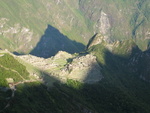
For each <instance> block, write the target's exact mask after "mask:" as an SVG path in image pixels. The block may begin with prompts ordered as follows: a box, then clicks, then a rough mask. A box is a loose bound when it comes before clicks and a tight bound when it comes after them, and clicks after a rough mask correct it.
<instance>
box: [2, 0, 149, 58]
mask: <svg viewBox="0 0 150 113" xmlns="http://www.w3.org/2000/svg"><path fill="white" fill-rule="evenodd" d="M149 4H150V2H149V0H133V1H124V0H109V1H105V0H100V1H99V0H95V1H92V0H79V1H75V0H72V1H71V2H70V1H68V0H61V1H59V0H58V1H57V0H56V1H53V0H42V1H38V0H23V1H20V0H11V1H10V0H5V1H0V10H1V12H0V27H1V29H0V41H1V43H0V47H1V48H3V49H5V48H7V49H9V50H10V51H17V52H19V53H22V54H23V53H25V54H26V53H30V52H31V51H32V50H34V48H36V45H37V46H39V43H41V39H42V37H43V36H46V38H49V37H50V36H52V35H45V32H47V26H48V25H51V26H52V27H54V28H56V29H58V30H59V31H60V33H61V34H62V35H64V36H66V38H68V40H67V42H65V41H64V42H63V43H62V45H68V44H69V45H71V46H69V47H70V48H72V50H71V51H76V52H78V51H82V50H83V48H78V45H76V43H72V42H70V41H69V40H72V41H76V42H79V43H81V44H86V43H87V42H88V40H89V38H90V37H92V36H93V35H94V34H95V33H101V34H102V35H104V36H105V38H106V39H111V40H114V39H117V40H122V39H130V38H134V39H136V41H137V44H138V45H140V48H142V49H143V50H145V49H147V43H148V42H149V23H150V22H149V21H150V20H149V15H150V14H149V13H150V12H149V9H150V7H149ZM51 32H53V31H50V32H49V33H50V34H51ZM58 37H59V36H58V35H55V36H54V37H52V38H53V39H54V40H57V38H58ZM141 40H144V41H142V42H141ZM55 43H56V42H55ZM43 44H44V43H43V42H42V44H41V45H40V47H41V46H43ZM49 45H52V47H51V46H50V47H49V46H47V47H46V48H45V49H46V50H45V51H48V50H47V48H54V49H56V50H57V49H59V47H57V46H56V47H53V41H52V42H49ZM56 45H57V43H56ZM66 51H67V50H66ZM50 52H51V50H50ZM45 53H46V52H45ZM47 56H50V54H48V53H47Z"/></svg>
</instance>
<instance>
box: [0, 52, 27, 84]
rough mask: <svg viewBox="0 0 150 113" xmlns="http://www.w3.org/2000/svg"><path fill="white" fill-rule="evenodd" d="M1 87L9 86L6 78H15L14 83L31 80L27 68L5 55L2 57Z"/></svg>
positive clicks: (0, 65)
mask: <svg viewBox="0 0 150 113" xmlns="http://www.w3.org/2000/svg"><path fill="white" fill-rule="evenodd" d="M0 78H1V80H0V86H8V83H7V81H6V78H13V80H14V82H19V81H23V79H29V73H28V72H27V70H26V67H25V66H23V65H22V64H20V63H19V62H18V61H17V60H16V59H14V58H13V56H11V55H9V54H8V53H4V54H3V56H1V57H0Z"/></svg>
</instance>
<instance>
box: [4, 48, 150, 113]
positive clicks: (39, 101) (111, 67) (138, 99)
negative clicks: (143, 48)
mask: <svg viewBox="0 0 150 113" xmlns="http://www.w3.org/2000/svg"><path fill="white" fill-rule="evenodd" d="M132 52H133V51H132ZM98 55H101V53H98V54H97V56H98ZM132 55H133V56H134V54H131V56H132ZM97 60H98V62H99V65H100V66H101V71H102V74H103V76H104V78H103V79H102V80H101V81H100V82H98V83H95V84H82V83H79V82H77V81H73V80H68V81H67V83H66V84H63V83H61V82H59V80H57V79H56V78H53V79H54V81H55V80H56V81H57V82H56V83H54V85H53V87H50V88H47V87H46V86H45V85H43V84H41V83H26V84H25V85H19V86H17V88H16V89H17V90H16V96H15V97H14V98H13V101H12V102H11V104H10V108H8V109H6V110H5V111H4V112H3V113H149V112H150V108H149V105H150V90H149V89H150V84H149V83H148V82H145V81H143V80H141V79H140V78H139V76H136V75H137V73H134V72H131V73H128V69H129V68H130V66H129V67H128V65H127V62H128V60H129V61H130V60H131V59H130V58H124V57H122V56H120V55H116V54H114V53H112V52H110V51H109V50H106V51H105V52H104V62H105V64H101V62H100V60H99V59H98V57H97ZM124 64H125V65H124ZM94 70H95V69H94V67H93V68H92V69H91V70H89V72H87V75H86V77H85V81H86V79H87V78H88V79H89V77H91V74H92V73H93V72H94ZM129 70H130V69H129ZM42 73H44V72H42ZM44 74H45V73H44ZM42 78H43V79H44V81H45V82H47V81H49V80H51V77H50V76H48V75H46V77H45V76H42ZM48 79H49V80H48ZM46 80H47V81H46ZM52 81H53V80H52Z"/></svg>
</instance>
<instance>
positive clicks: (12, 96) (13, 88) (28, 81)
mask: <svg viewBox="0 0 150 113" xmlns="http://www.w3.org/2000/svg"><path fill="white" fill-rule="evenodd" d="M0 67H1V68H4V69H5V70H10V71H12V72H14V73H17V75H19V76H20V77H21V78H22V80H23V81H20V82H16V83H13V84H12V85H11V86H10V89H11V91H12V94H11V96H10V100H9V101H8V103H7V104H6V106H5V107H4V108H3V109H2V110H0V112H3V111H4V110H5V109H7V108H8V107H9V106H10V102H11V101H12V99H13V98H14V97H15V91H16V90H17V89H16V86H17V85H19V84H24V83H31V82H36V81H37V80H26V79H25V78H23V77H22V76H21V75H20V73H19V72H18V71H16V70H14V69H11V68H7V67H4V66H3V65H1V64H0Z"/></svg>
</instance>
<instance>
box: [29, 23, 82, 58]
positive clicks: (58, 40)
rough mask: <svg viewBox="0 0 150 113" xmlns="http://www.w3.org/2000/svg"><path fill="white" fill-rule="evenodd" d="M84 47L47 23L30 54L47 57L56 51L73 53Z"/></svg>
mask: <svg viewBox="0 0 150 113" xmlns="http://www.w3.org/2000/svg"><path fill="white" fill-rule="evenodd" d="M84 48H85V46H84V45H83V44H81V43H79V42H76V41H72V40H70V39H69V38H68V37H67V36H65V35H63V34H62V33H61V32H60V31H59V30H58V29H56V28H54V27H53V26H51V25H48V26H47V29H46V30H45V34H44V35H43V36H42V37H41V39H40V41H39V42H38V44H37V45H36V47H35V48H34V49H33V50H32V51H31V52H30V54H32V55H35V56H38V57H44V58H48V57H51V56H54V55H55V54H56V53H57V52H58V51H66V52H68V53H75V52H80V51H83V50H84Z"/></svg>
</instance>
